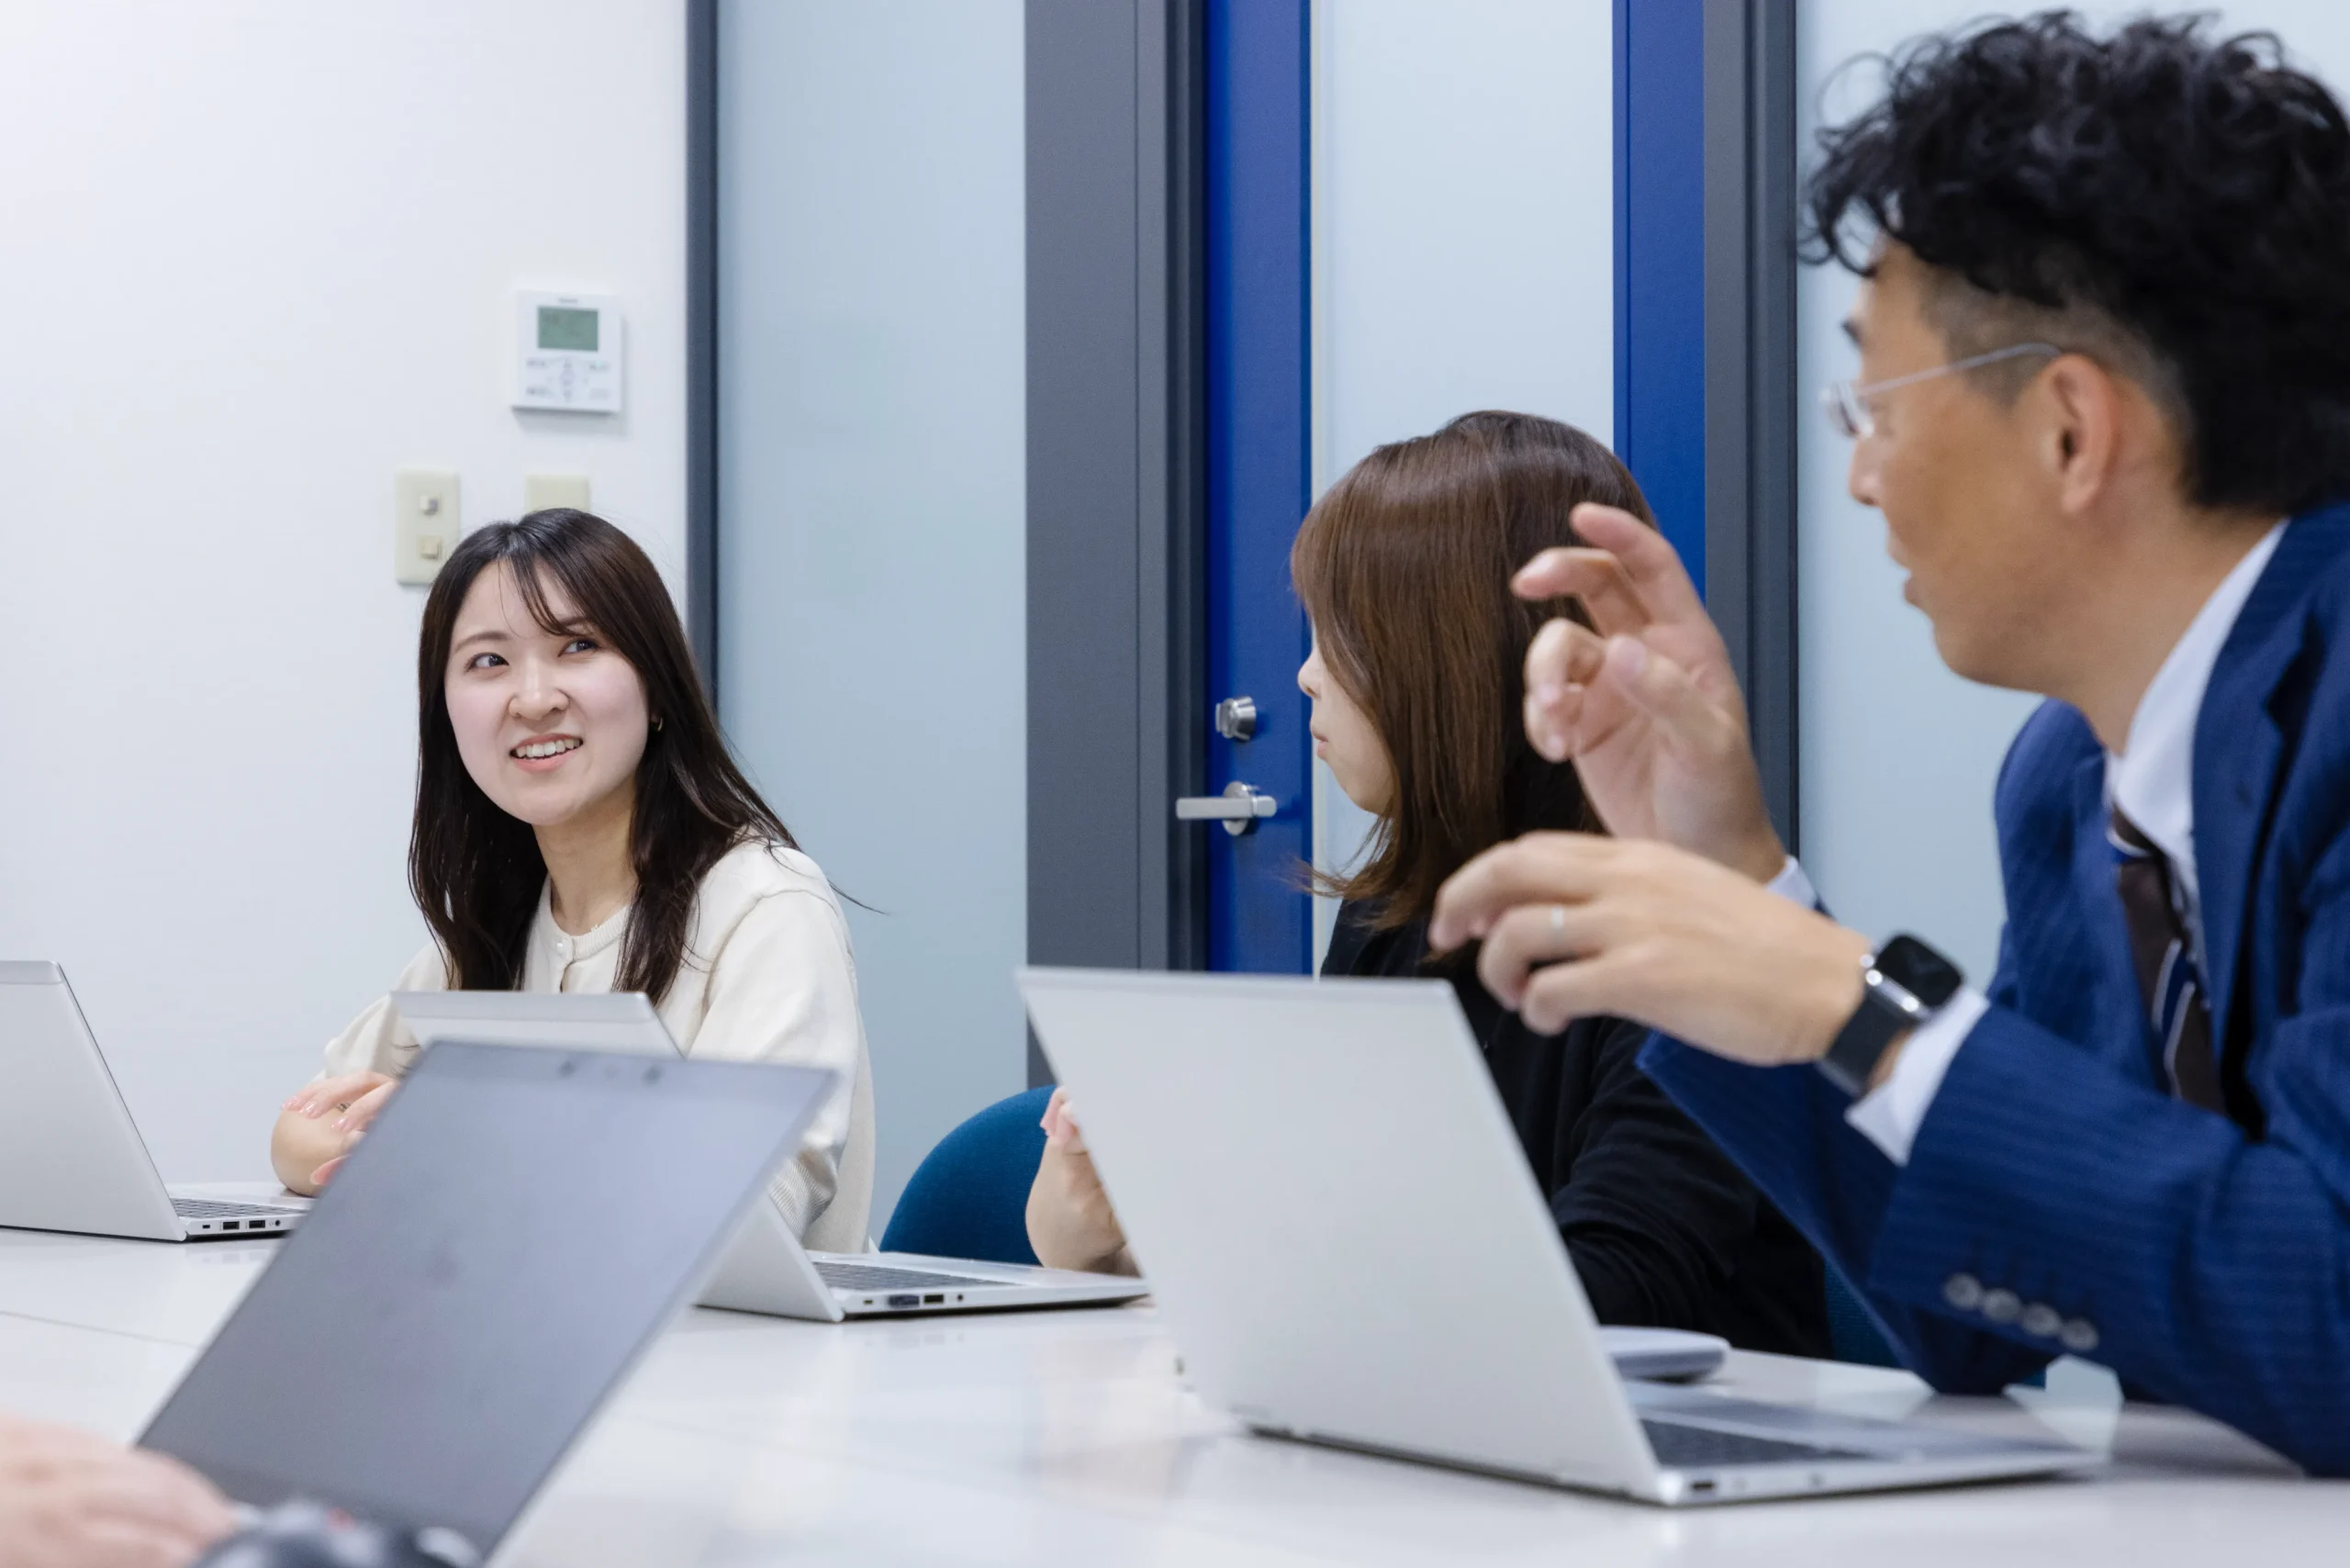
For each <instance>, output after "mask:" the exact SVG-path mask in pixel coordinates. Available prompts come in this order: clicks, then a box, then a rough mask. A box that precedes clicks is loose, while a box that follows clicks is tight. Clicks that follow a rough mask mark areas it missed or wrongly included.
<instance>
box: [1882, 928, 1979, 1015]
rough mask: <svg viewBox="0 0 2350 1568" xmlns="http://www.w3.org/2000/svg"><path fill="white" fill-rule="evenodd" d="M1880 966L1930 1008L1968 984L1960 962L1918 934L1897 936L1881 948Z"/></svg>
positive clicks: (1887, 977) (1946, 1000)
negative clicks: (1950, 958) (1927, 943)
mask: <svg viewBox="0 0 2350 1568" xmlns="http://www.w3.org/2000/svg"><path fill="white" fill-rule="evenodd" d="M1876 969H1877V973H1879V974H1881V975H1883V976H1885V977H1886V979H1887V980H1892V981H1893V982H1894V983H1896V984H1897V985H1898V986H1900V987H1901V989H1902V990H1904V991H1908V993H1909V994H1910V995H1912V996H1914V997H1916V998H1917V999H1918V1000H1919V1001H1920V1002H1924V1003H1925V1004H1926V1005H1927V1006H1928V1007H1940V1006H1941V1005H1942V1003H1943V1002H1948V1001H1949V1000H1950V999H1951V998H1952V997H1953V995H1955V994H1957V991H1958V988H1959V987H1960V986H1961V985H1963V984H1964V983H1965V977H1964V976H1963V975H1961V974H1960V973H1959V972H1958V966H1957V965H1955V964H1953V963H1952V962H1951V961H1950V960H1949V959H1948V958H1943V957H1942V955H1941V954H1940V953H1937V952H1935V951H1934V950H1933V949H1932V948H1931V947H1929V946H1926V945H1925V944H1924V943H1923V942H1920V941H1919V940H1918V939H1917V938H1916V937H1915V936H1896V937H1895V938H1894V939H1893V940H1892V941H1890V942H1887V943H1886V945H1885V946H1883V947H1880V948H1878V949H1877V955H1876Z"/></svg>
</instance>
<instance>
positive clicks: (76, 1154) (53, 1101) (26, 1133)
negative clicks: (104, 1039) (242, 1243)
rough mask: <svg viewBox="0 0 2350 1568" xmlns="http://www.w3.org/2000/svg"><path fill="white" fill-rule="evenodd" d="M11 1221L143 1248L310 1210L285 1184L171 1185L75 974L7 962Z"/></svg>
mask: <svg viewBox="0 0 2350 1568" xmlns="http://www.w3.org/2000/svg"><path fill="white" fill-rule="evenodd" d="M0 1074H5V1077H6V1082H7V1086H8V1087H7V1091H6V1092H5V1093H0V1226H10V1227H13V1228H17V1229H22V1230H72V1231H80V1232H83V1233H84V1234H86V1235H91V1236H127V1237H130V1238H133V1239H135V1240H142V1241H205V1240H219V1239H221V1238H226V1237H229V1236H235V1237H238V1238H249V1237H251V1236H252V1235H253V1234H254V1233H255V1232H259V1233H261V1234H263V1235H274V1234H276V1233H279V1232H282V1231H286V1230H290V1229H292V1228H293V1227H294V1226H295V1225H296V1224H297V1223H298V1222H299V1221H300V1220H301V1217H302V1214H303V1211H304V1210H305V1209H307V1208H308V1206H309V1201H308V1199H306V1198H297V1197H296V1196H295V1195H294V1194H293V1193H287V1192H285V1191H283V1190H282V1189H280V1188H279V1187H278V1185H277V1184H276V1183H275V1182H207V1183H204V1184H202V1185H200V1186H166V1185H164V1183H163V1179H162V1176H160V1175H158V1174H157V1173H156V1170H155V1161H154V1159H152V1158H151V1156H150V1155H149V1154H148V1152H147V1143H146V1140H145V1139H144V1138H141V1137H140V1136H139V1126H138V1124H137V1123H135V1122H133V1121H132V1120H131V1119H130V1108H129V1106H128V1105H126V1104H124V1103H123V1100H122V1092H121V1090H119V1089H118V1088H117V1087H116V1086H115V1081H114V1074H113V1073H112V1072H110V1071H108V1070H107V1069H106V1058H105V1057H104V1056H103V1055H101V1054H100V1053H99V1051H98V1042H97V1040H96V1039H95V1036H92V1035H91V1033H90V1025H89V1023H88V1021H87V1020H85V1019H84V1017H83V1016H82V1008H81V1005H80V1004H79V1003H78V1002H75V1001H74V1000H73V987H72V986H70V985H68V984H67V983H66V980H65V971H64V970H63V969H60V968H58V967H57V966H56V965H55V964H52V963H47V962H39V961H34V962H26V961H21V960H5V961H0Z"/></svg>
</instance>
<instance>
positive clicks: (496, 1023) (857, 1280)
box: [392, 991, 1150, 1323]
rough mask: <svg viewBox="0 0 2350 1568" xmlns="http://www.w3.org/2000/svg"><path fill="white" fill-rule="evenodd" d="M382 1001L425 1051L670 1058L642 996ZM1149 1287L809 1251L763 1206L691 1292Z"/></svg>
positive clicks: (970, 1297) (1041, 1295)
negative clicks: (513, 1047)
mask: <svg viewBox="0 0 2350 1568" xmlns="http://www.w3.org/2000/svg"><path fill="white" fill-rule="evenodd" d="M392 1005H393V1006H394V1007H395V1008H396V1009H397V1011H398V1013H399V1015H400V1019H401V1021H402V1022H403V1023H405V1024H406V1025H408V1029H409V1031H410V1032H411V1033H413V1034H414V1035H415V1036H416V1038H417V1043H418V1044H420V1045H421V1046H424V1047H428V1048H429V1047H433V1046H434V1045H435V1044H436V1043H437V1042H439V1041H441V1040H443V1039H451V1038H461V1039H471V1040H503V1041H510V1042H513V1043H515V1044H518V1045H536V1046H552V1047H562V1048H565V1049H572V1050H604V1051H626V1052H635V1053H638V1054H641V1055H646V1056H655V1057H673V1056H678V1055H681V1054H682V1053H681V1052H679V1051H678V1049H677V1042H676V1041H675V1040H673V1039H672V1038H671V1037H670V1035H669V1031H668V1029H667V1028H666V1027H665V1026H664V1025H663V1024H662V1022H661V1017H660V1014H657V1013H655V1011H654V1008H653V1003H652V1002H650V1001H649V1000H648V999H647V998H646V997H645V996H644V995H643V992H641V991H616V992H611V993H609V994H580V993H573V992H556V991H396V992H394V993H393V995H392ZM1149 1289H1150V1286H1149V1285H1148V1284H1147V1283H1146V1282H1143V1281H1141V1280H1137V1279H1130V1278H1127V1277H1125V1276H1124V1275H1117V1274H1090V1273H1080V1272H1077V1271H1071V1270H1067V1269H1042V1268H1037V1267H1035V1266H1034V1265H1024V1264H1019V1263H989V1262H981V1261H979V1260H976V1259H969V1258H933V1257H929V1256H926V1255H923V1254H920V1253H913V1252H860V1253H846V1252H811V1251H809V1250H808V1249H806V1248H805V1247H803V1246H801V1245H800V1238H799V1237H798V1236H796V1235H794V1234H793V1233H792V1229H791V1227H790V1226H789V1225H786V1224H785V1223H784V1221H783V1216H782V1215H780V1214H778V1212H777V1211H776V1208H775V1205H774V1204H755V1205H753V1207H752V1210H751V1212H750V1213H749V1214H748V1215H745V1216H744V1221H743V1226H742V1229H741V1231H740V1232H739V1233H738V1234H737V1235H736V1236H735V1238H734V1240H733V1245H731V1246H730V1247H729V1248H728V1249H727V1251H726V1256H725V1259H724V1260H723V1261H722V1262H721V1264H720V1265H719V1268H718V1271H717V1272H716V1273H715V1274H714V1275H712V1276H711V1281H710V1283H709V1285H708V1286H707V1288H706V1289H705V1290H704V1291H703V1293H702V1297H701V1305H704V1306H722V1307H726V1308H729V1309H731V1310H733V1311H736V1312H761V1313H766V1314H768V1315H769V1316H778V1317H800V1318H808V1319H811V1320H812V1321H815V1322H820V1323H838V1322H841V1321H843V1320H844V1319H846V1318H851V1317H895V1316H904V1315H905V1314H908V1313H925V1312H990V1311H1005V1310H1011V1309H1015V1308H1025V1307H1043V1306H1100V1305H1114V1304H1116V1303H1118V1302H1124V1301H1132V1300H1134V1299H1135V1298H1136V1296H1140V1295H1143V1294H1147V1292H1148V1291H1149Z"/></svg>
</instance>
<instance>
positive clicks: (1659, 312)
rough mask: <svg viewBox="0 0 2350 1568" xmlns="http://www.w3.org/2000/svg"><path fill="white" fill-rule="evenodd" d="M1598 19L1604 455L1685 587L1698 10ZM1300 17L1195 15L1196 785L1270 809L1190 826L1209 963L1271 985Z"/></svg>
mask: <svg viewBox="0 0 2350 1568" xmlns="http://www.w3.org/2000/svg"><path fill="white" fill-rule="evenodd" d="M1614 4H1615V27H1614V33H1615V145H1614V162H1615V191H1616V201H1615V231H1616V268H1615V274H1616V278H1615V321H1616V333H1615V344H1616V354H1615V360H1616V364H1615V370H1616V450H1617V454H1619V455H1621V456H1622V457H1623V459H1624V461H1625V463H1626V464H1627V465H1628V466H1629V467H1630V468H1631V470H1632V473H1633V476H1635V477H1636V478H1638V479H1639V482H1640V487H1641V488H1642V489H1643V490H1644V491H1646V492H1647V494H1648V498H1649V501H1650V503H1651V506H1652V507H1653V508H1654V509H1655V510H1656V513H1657V517H1658V519H1659V521H1660V522H1661V523H1662V527H1663V531H1664V533H1665V536H1666V537H1667V538H1669V539H1670V540H1672V542H1673V545H1674V547H1675V548H1676V549H1678V550H1679V551H1680V553H1681V557H1682V559H1683V560H1684V561H1685V562H1686V563H1688V566H1689V571H1690V575H1691V576H1692V577H1695V579H1696V581H1697V582H1698V583H1699V584H1700V585H1701V586H1702V585H1703V584H1704V582H1705V580H1706V422H1705V164H1704V151H1705V147H1704V143H1705V120H1704V108H1705V98H1704V92H1703V85H1704V43H1705V32H1704V10H1703V0H1614ZM1308 18H1309V5H1308V0H1209V4H1208V8H1207V37H1206V55H1207V59H1206V77H1207V83H1206V97H1207V126H1206V133H1207V134H1206V153H1207V158H1206V164H1207V167H1206V198H1207V222H1206V248H1207V257H1206V292H1207V301H1206V304H1207V309H1206V318H1207V319H1206V330H1207V343H1206V366H1207V410H1206V414H1207V551H1206V557H1207V606H1206V608H1207V636H1206V647H1207V676H1208V688H1209V690H1210V692H1211V693H1212V694H1213V697H1214V699H1221V698H1225V697H1235V696H1248V697H1250V698H1253V699H1254V700H1255V701H1256V704H1257V711H1258V715H1259V720H1258V729H1257V733H1256V734H1255V735H1254V737H1253V738H1251V739H1248V740H1247V741H1234V740H1231V739H1228V738H1226V737H1225V736H1224V735H1221V734H1210V736H1209V740H1208V788H1209V789H1210V790H1212V791H1213V790H1222V789H1224V788H1225V786H1226V785H1227V784H1229V783H1233V782H1246V783H1248V784H1252V785H1254V786H1256V787H1257V788H1258V789H1259V790H1264V791H1265V792H1267V793H1269V794H1270V795H1272V796H1274V797H1275V798H1276V800H1277V801H1279V809H1278V810H1277V811H1276V812H1275V813H1274V815H1272V816H1271V817H1270V818H1266V819H1263V820H1261V821H1259V822H1258V823H1257V824H1256V826H1255V828H1254V830H1253V831H1251V832H1249V833H1248V834H1244V835H1242V836H1239V837H1233V836H1230V835H1228V834H1225V833H1224V832H1223V831H1222V830H1221V829H1220V828H1218V827H1216V826H1215V825H1214V824H1212V823H1202V824H1200V826H1199V829H1198V831H1200V832H1202V833H1204V834H1208V962H1209V967H1210V968H1211V969H1226V970H1231V969H1241V970H1256V971H1260V972H1270V973H1292V974H1302V973H1304V972H1305V971H1306V970H1307V969H1310V968H1311V966H1312V962H1313V950H1314V928H1313V913H1312V905H1311V902H1310V901H1309V900H1308V899H1307V898H1306V897H1305V896H1304V890H1303V887H1302V885H1301V880H1300V876H1299V872H1300V870H1301V868H1303V867H1304V865H1306V864H1307V862H1308V861H1309V859H1310V858H1311V856H1312V851H1313V821H1312V812H1313V755H1312V750H1311V747H1310V745H1309V744H1308V736H1307V734H1306V718H1307V704H1306V702H1305V700H1304V697H1303V695H1301V694H1300V693H1299V691H1298V690H1297V688H1296V684H1295V671H1296V668H1297V666H1298V664H1299V663H1300V661H1302V660H1303V659H1304V656H1305V652H1306V647H1307V639H1308V633H1307V629H1306V624H1305V617H1304V611H1303V610H1301V609H1300V608H1299V606H1298V603H1297V600H1296V599H1295V597H1294V595H1293V594H1292V592H1291V589H1290V580H1289V547H1290V542H1291V540H1292V538H1293V537H1294V535H1295V533H1296V530H1297V524H1298V522H1299V521H1300V520H1301V519H1302V518H1303V517H1304V514H1305V509H1306V507H1307V505H1308V504H1309V502H1310V501H1311V500H1312V497H1311V496H1310V495H1309V493H1308V487H1309V485H1310V483H1311V478H1310V476H1311V472H1312V469H1311V464H1310V454H1311V443H1312V415H1311V409H1312V399H1311V385H1310V369H1309V366H1310V363H1311V352H1312V331H1311V325H1310V323H1311V320H1312V288H1311V273H1310V268H1309V261H1310V250H1309V247H1310V234H1311V210H1312V208H1311V204H1310V199H1309V198H1310V196H1311V192H1310V189H1309V184H1308V182H1309V177H1310V176H1309V171H1310V168H1311V161H1312V147H1311V133H1310V125H1311V119H1310V108H1311V104H1310V78H1311V59H1312V55H1311V49H1310V39H1309V33H1308V27H1309V20H1308ZM1197 722H1199V723H1201V724H1202V725H1203V726H1206V725H1208V723H1209V722H1210V720H1209V715H1208V714H1206V713H1202V714H1199V715H1197Z"/></svg>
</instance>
